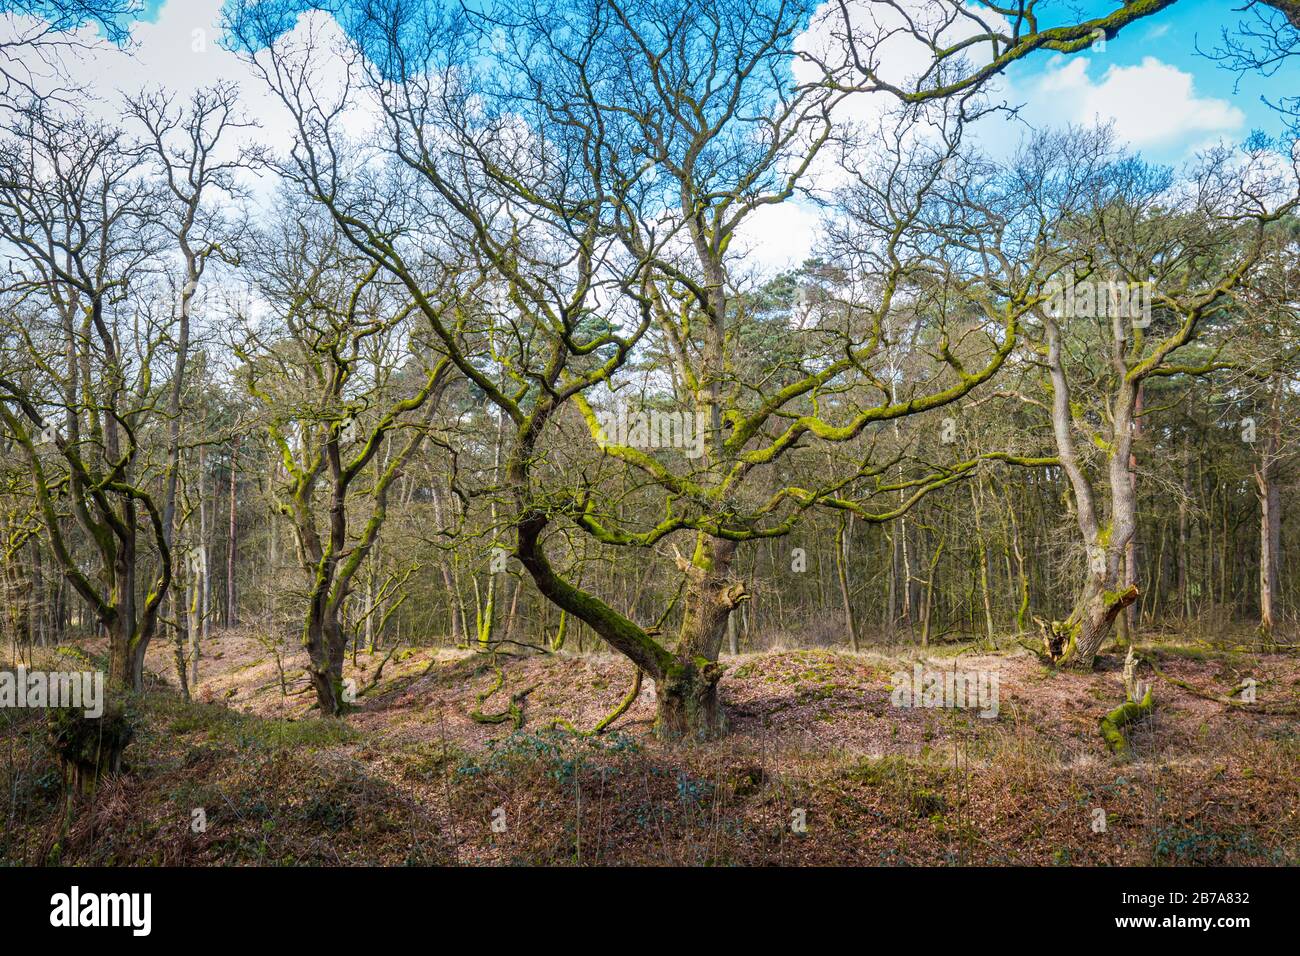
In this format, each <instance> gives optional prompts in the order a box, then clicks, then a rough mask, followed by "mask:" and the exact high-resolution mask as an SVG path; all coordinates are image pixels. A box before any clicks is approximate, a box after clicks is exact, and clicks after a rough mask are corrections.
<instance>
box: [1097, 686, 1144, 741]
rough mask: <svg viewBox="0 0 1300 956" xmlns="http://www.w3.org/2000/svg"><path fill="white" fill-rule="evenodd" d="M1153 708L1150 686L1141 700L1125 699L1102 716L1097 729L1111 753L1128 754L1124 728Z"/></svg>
mask: <svg viewBox="0 0 1300 956" xmlns="http://www.w3.org/2000/svg"><path fill="white" fill-rule="evenodd" d="M1155 709H1156V701H1155V698H1154V697H1153V696H1152V695H1151V688H1149V687H1148V688H1147V692H1146V694H1145V695H1143V697H1142V700H1141V701H1139V702H1135V701H1131V700H1126V701H1124V703H1122V704H1120V705H1119V706H1118V707H1116V708H1115V709H1114V710H1112V711H1111V712H1110V713H1109V714H1107V715H1106V716H1105V717H1102V718H1101V720H1100V721H1099V725H1100V727H1099V729H1100V730H1101V736H1102V737H1103V738H1104V739H1105V741H1106V745H1107V746H1108V747H1110V751H1111V753H1113V754H1115V755H1116V756H1117V757H1127V756H1129V745H1128V738H1127V737H1125V736H1124V728H1125V727H1126V726H1128V725H1129V724H1131V723H1133V722H1135V721H1138V720H1141V719H1142V718H1144V717H1149V716H1150V715H1151V713H1152V712H1153V711H1154V710H1155Z"/></svg>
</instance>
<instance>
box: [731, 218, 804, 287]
mask: <svg viewBox="0 0 1300 956" xmlns="http://www.w3.org/2000/svg"><path fill="white" fill-rule="evenodd" d="M818 222H819V219H818V216H817V213H816V212H815V211H814V210H812V209H810V208H808V207H807V206H804V205H801V204H800V203H798V202H794V201H790V202H783V203H780V204H779V205H775V206H761V207H759V208H758V209H757V210H755V211H754V213H753V214H752V215H750V216H749V217H748V218H746V219H745V221H744V223H742V225H741V228H740V233H739V235H738V236H737V237H736V251H737V252H738V253H739V256H738V258H739V261H740V262H741V263H742V264H743V265H744V266H748V267H751V268H754V269H756V270H757V271H758V272H760V273H762V274H766V275H771V274H773V273H777V272H780V271H782V270H785V269H792V268H795V267H797V266H800V265H803V262H804V260H805V259H807V258H808V257H809V256H811V255H812V253H813V245H814V242H815V240H816V237H817V229H818Z"/></svg>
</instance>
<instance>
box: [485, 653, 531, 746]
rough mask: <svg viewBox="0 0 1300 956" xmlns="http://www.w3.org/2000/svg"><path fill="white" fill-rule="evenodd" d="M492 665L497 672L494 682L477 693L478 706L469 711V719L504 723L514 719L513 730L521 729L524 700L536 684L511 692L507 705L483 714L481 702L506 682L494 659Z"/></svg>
mask: <svg viewBox="0 0 1300 956" xmlns="http://www.w3.org/2000/svg"><path fill="white" fill-rule="evenodd" d="M492 667H493V669H494V670H496V672H497V680H496V683H495V684H493V685H492V686H491V687H490V688H488V689H487V690H485V691H484V692H483V693H481V694H479V695H478V706H477V707H475V708H474V709H473V710H471V711H470V712H469V716H470V719H471V720H473V721H474V722H475V723H479V724H504V723H505V722H506V721H507V720H510V721H514V725H515V730H522V729H523V726H524V700H525V699H526V698H527V697H528V695H529V694H531V693H532V692H533V691H535V690H536V689H537V685H536V684H530V685H529V686H527V687H525V688H524V689H523V690H520V691H516V692H515V693H513V694H511V695H510V704H509V706H507V707H506V709H505V710H503V711H501V712H500V713H497V714H485V713H483V710H482V707H483V702H484V701H486V700H487V699H488V698H489V697H491V696H492V695H493V694H495V693H496V692H497V691H499V690H500V689H501V688H502V687H504V686H505V683H506V672H505V670H504V669H502V668H501V666H500V665H499V664H497V663H496V662H495V661H493V662H492Z"/></svg>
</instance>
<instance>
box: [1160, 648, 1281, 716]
mask: <svg viewBox="0 0 1300 956" xmlns="http://www.w3.org/2000/svg"><path fill="white" fill-rule="evenodd" d="M1138 657H1139V659H1140V660H1142V661H1143V662H1144V663H1146V664H1147V666H1149V667H1150V668H1151V670H1152V671H1153V672H1154V673H1155V675H1156V676H1157V677H1159V678H1160V679H1161V680H1164V681H1168V682H1169V683H1171V684H1173V685H1174V686H1175V687H1181V688H1182V689H1183V690H1185V691H1187V692H1188V693H1189V694H1195V695H1196V696H1197V697H1200V698H1202V699H1204V700H1212V701H1214V702H1215V703H1219V704H1226V705H1227V706H1229V707H1238V708H1242V709H1245V710H1248V711H1254V712H1255V713H1258V714H1263V715H1267V716H1287V715H1291V714H1300V704H1274V705H1269V704H1261V703H1258V702H1251V701H1247V700H1238V699H1237V698H1234V697H1227V696H1225V695H1223V694H1216V693H1214V692H1213V691H1208V690H1204V689H1202V688H1200V687H1197V686H1195V685H1194V684H1189V683H1187V682H1186V681H1183V680H1179V679H1178V678H1177V677H1171V676H1170V675H1169V674H1166V673H1165V672H1164V671H1162V670H1161V669H1160V667H1159V666H1158V665H1157V664H1156V662H1155V660H1154V657H1153V656H1152V655H1151V654H1143V653H1139V654H1138ZM1238 689H1240V688H1238Z"/></svg>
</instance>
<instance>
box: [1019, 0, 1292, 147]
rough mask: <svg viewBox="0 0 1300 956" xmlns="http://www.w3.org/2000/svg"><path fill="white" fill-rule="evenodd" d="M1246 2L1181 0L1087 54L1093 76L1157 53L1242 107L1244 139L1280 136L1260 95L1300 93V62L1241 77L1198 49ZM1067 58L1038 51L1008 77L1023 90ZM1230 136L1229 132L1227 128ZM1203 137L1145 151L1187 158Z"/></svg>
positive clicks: (1096, 6) (1214, 41)
mask: <svg viewBox="0 0 1300 956" xmlns="http://www.w3.org/2000/svg"><path fill="white" fill-rule="evenodd" d="M1241 5H1242V4H1236V3H1230V2H1225V0H1178V2H1176V3H1175V4H1174V5H1173V6H1172V7H1170V8H1169V9H1166V10H1163V11H1161V12H1160V13H1157V14H1155V15H1153V16H1151V17H1148V18H1146V19H1145V20H1141V21H1138V22H1137V23H1135V24H1132V25H1131V26H1129V27H1128V28H1126V29H1125V30H1124V31H1122V32H1121V33H1120V34H1119V36H1117V37H1115V38H1114V39H1112V40H1109V41H1107V43H1106V49H1105V51H1104V52H1093V53H1088V54H1083V55H1082V56H1084V57H1085V58H1087V59H1088V60H1089V61H1090V62H1089V69H1088V74H1089V77H1090V78H1091V79H1092V80H1093V81H1094V82H1098V81H1100V80H1101V79H1102V77H1103V76H1104V75H1105V72H1106V71H1107V70H1111V69H1114V68H1119V69H1122V68H1125V67H1128V68H1133V67H1138V66H1140V65H1141V64H1142V63H1143V62H1144V61H1147V60H1149V59H1150V58H1154V59H1156V60H1158V61H1160V62H1161V63H1164V64H1167V65H1168V66H1170V67H1174V68H1176V69H1177V70H1179V71H1181V72H1183V73H1187V74H1190V75H1191V77H1192V82H1193V91H1194V94H1195V96H1196V97H1198V98H1200V99H1205V100H1218V101H1223V102H1224V103H1226V104H1229V105H1230V106H1231V107H1233V108H1235V109H1236V110H1239V111H1240V112H1241V113H1242V114H1243V117H1242V122H1241V124H1240V127H1239V132H1240V137H1238V138H1244V137H1245V134H1247V133H1249V132H1250V131H1251V130H1253V129H1261V130H1264V131H1265V132H1267V133H1269V134H1271V135H1277V134H1279V133H1281V132H1282V131H1283V128H1284V124H1283V122H1282V120H1281V118H1280V117H1279V115H1278V114H1277V113H1276V112H1275V111H1274V110H1272V109H1270V108H1269V107H1268V106H1266V105H1265V104H1264V103H1263V102H1261V99H1260V97H1261V95H1267V96H1268V97H1269V98H1270V99H1272V100H1277V99H1278V98H1279V97H1280V96H1285V95H1295V94H1296V93H1297V92H1300V62H1295V61H1293V62H1291V63H1289V64H1288V65H1287V66H1286V67H1285V68H1283V69H1281V70H1279V71H1278V72H1277V73H1276V74H1275V75H1273V76H1272V77H1262V76H1259V75H1257V74H1250V75H1248V76H1246V77H1243V78H1241V79H1240V80H1239V79H1238V77H1237V76H1236V74H1234V73H1232V72H1231V71H1229V70H1225V69H1223V68H1222V67H1220V66H1219V65H1218V64H1217V63H1215V62H1213V61H1212V60H1211V59H1209V58H1207V57H1205V56H1202V55H1199V54H1198V53H1197V47H1198V44H1199V46H1200V48H1201V49H1202V50H1205V51H1207V52H1208V51H1211V50H1213V49H1214V48H1215V47H1216V46H1218V44H1219V37H1220V33H1221V31H1222V30H1223V29H1224V28H1228V29H1232V28H1234V27H1235V26H1236V24H1237V23H1238V22H1239V20H1241V19H1242V18H1243V17H1244V16H1245V14H1242V13H1239V12H1237V11H1236V10H1234V9H1233V8H1234V7H1237V6H1241ZM1080 6H1081V9H1082V10H1083V11H1084V13H1085V14H1086V15H1087V16H1089V17H1091V16H1099V15H1101V14H1103V13H1105V12H1106V11H1107V10H1109V9H1113V8H1114V4H1109V3H1102V2H1097V0H1089V2H1086V3H1082V4H1081V5H1080ZM1061 60H1062V58H1061V57H1053V56H1051V55H1048V56H1035V57H1033V58H1031V59H1030V60H1027V61H1024V62H1022V63H1020V64H1018V65H1016V66H1015V67H1013V68H1012V69H1011V70H1010V71H1009V73H1008V77H1009V79H1010V80H1011V81H1012V83H1013V84H1014V85H1015V87H1016V88H1017V89H1027V88H1030V87H1031V86H1032V85H1033V84H1034V83H1035V81H1041V80H1042V79H1043V78H1044V77H1045V76H1046V75H1047V74H1049V73H1050V72H1051V71H1052V70H1053V69H1054V68H1059V65H1060V62H1061ZM1047 106H1048V104H1047V103H1043V104H1039V108H1040V111H1043V110H1045V109H1046V108H1047ZM1224 135H1228V133H1227V131H1226V130H1225V133H1224ZM1202 138H1203V137H1202V135H1201V134H1200V133H1198V132H1196V131H1189V132H1188V133H1187V134H1186V135H1185V136H1183V137H1181V139H1180V140H1179V141H1178V142H1171V143H1167V144H1161V145H1159V146H1153V147H1147V148H1144V149H1143V153H1144V155H1148V157H1149V158H1151V159H1153V160H1157V161H1164V162H1169V161H1174V160H1176V159H1177V158H1180V157H1181V155H1182V154H1183V153H1184V152H1185V149H1186V147H1187V146H1189V145H1192V144H1194V143H1195V142H1197V141H1198V140H1200V139H1202Z"/></svg>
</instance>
